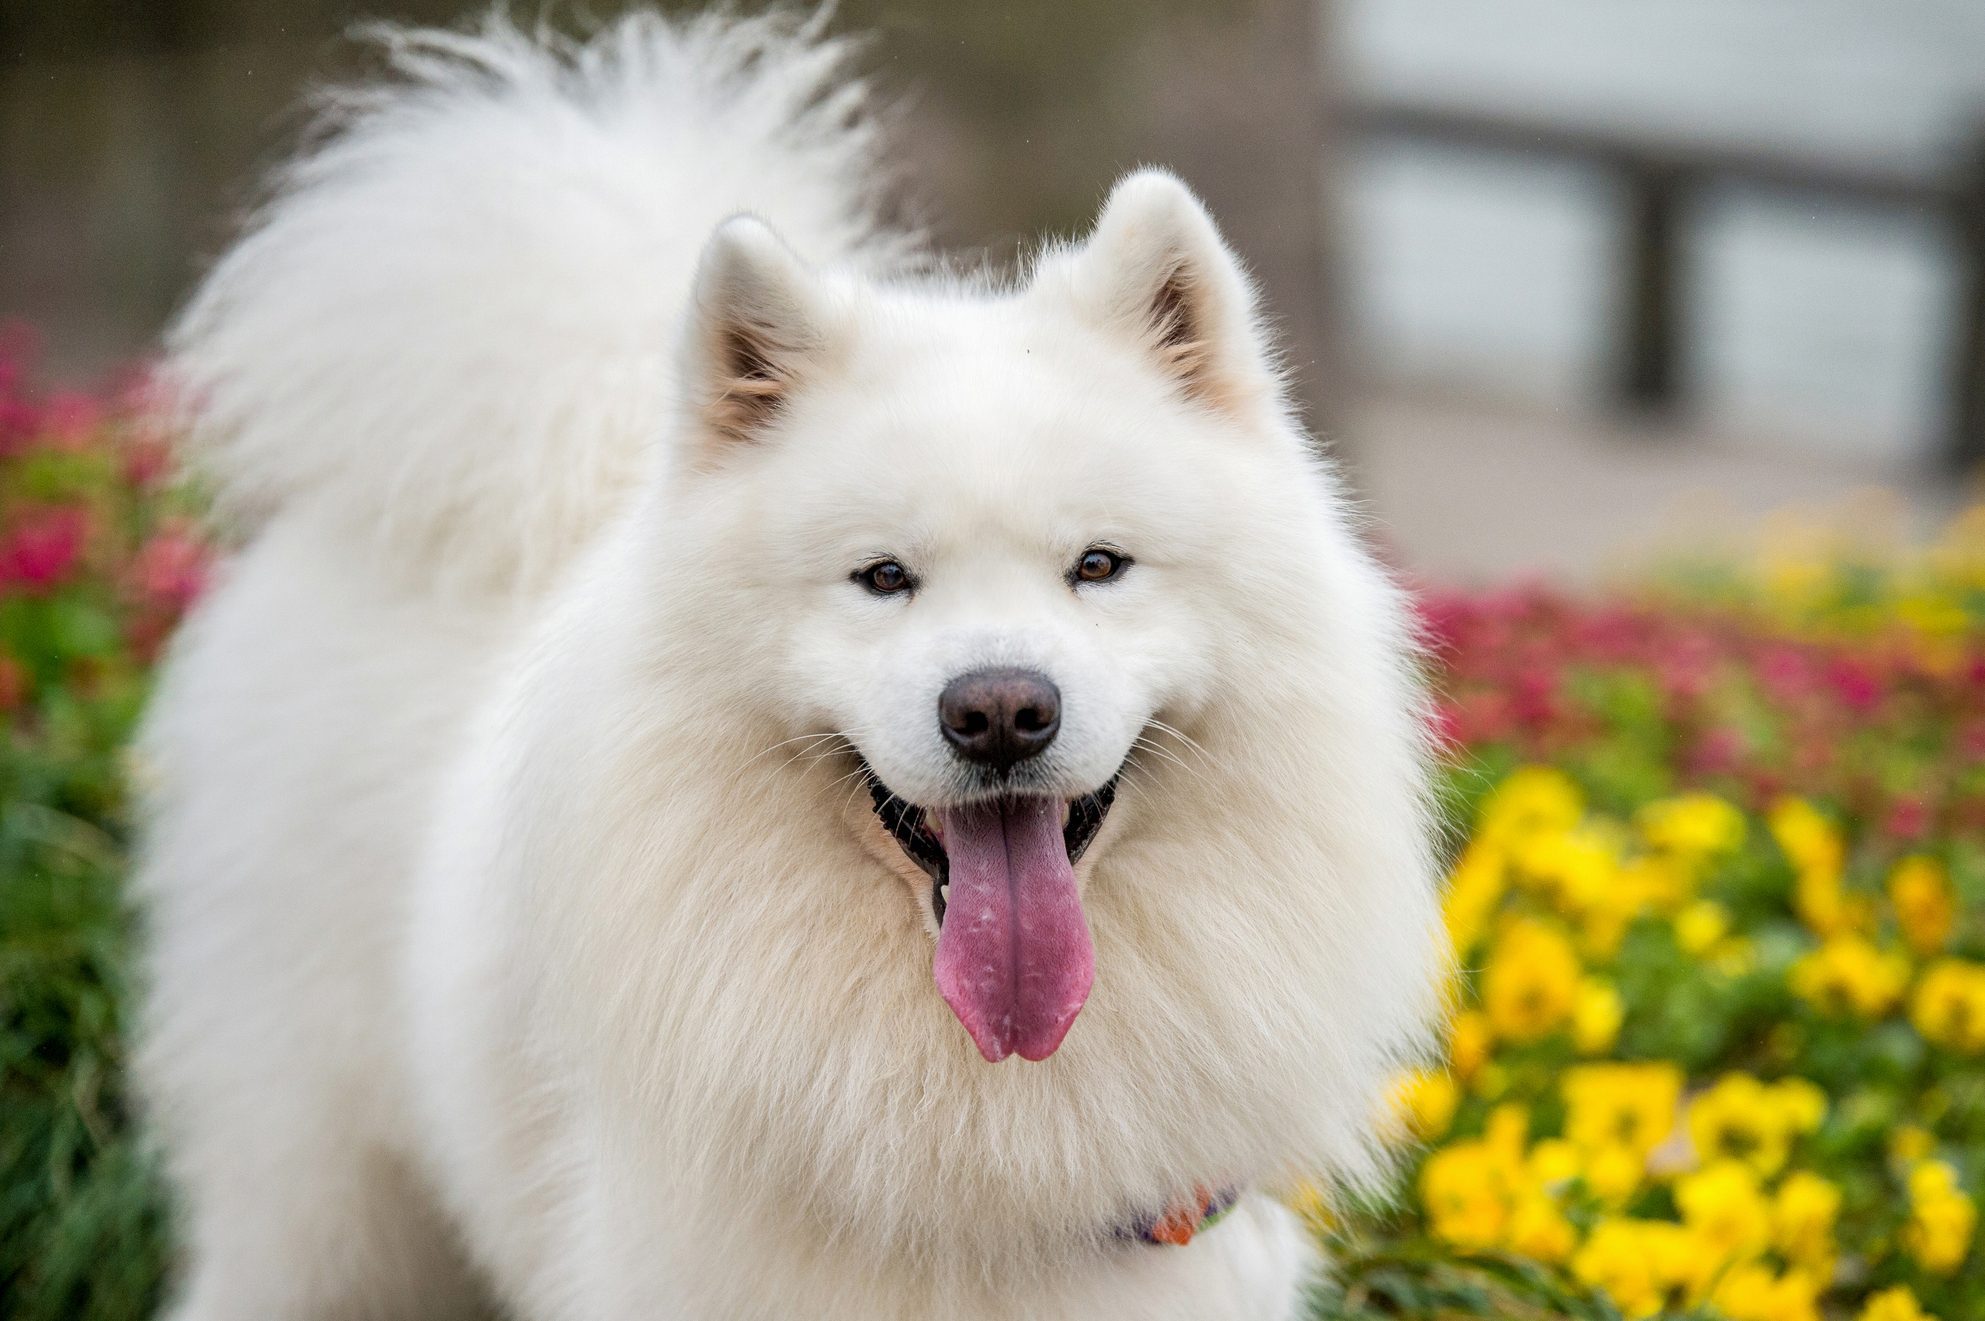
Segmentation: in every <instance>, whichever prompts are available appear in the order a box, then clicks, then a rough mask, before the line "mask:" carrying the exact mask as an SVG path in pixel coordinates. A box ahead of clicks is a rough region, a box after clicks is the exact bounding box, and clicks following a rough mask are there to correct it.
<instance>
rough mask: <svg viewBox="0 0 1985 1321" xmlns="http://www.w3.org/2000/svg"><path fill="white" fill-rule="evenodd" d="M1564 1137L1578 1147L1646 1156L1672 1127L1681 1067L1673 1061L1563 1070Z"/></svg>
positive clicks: (1584, 1065)
mask: <svg viewBox="0 0 1985 1321" xmlns="http://www.w3.org/2000/svg"><path fill="white" fill-rule="evenodd" d="M1558 1090H1559V1091H1560V1092H1561V1093H1562V1094H1563V1096H1564V1098H1565V1139H1566V1141H1568V1142H1570V1143H1571V1144H1572V1145H1573V1146H1575V1147H1577V1148H1578V1149H1579V1150H1581V1151H1585V1152H1593V1151H1599V1150H1602V1149H1604V1148H1606V1147H1624V1148H1625V1149H1627V1150H1628V1151H1632V1152H1636V1153H1638V1154H1639V1155H1641V1156H1645V1155H1646V1154H1647V1153H1648V1152H1650V1151H1652V1150H1654V1148H1655V1147H1657V1146H1659V1145H1660V1144H1661V1143H1662V1142H1663V1141H1664V1140H1666V1138H1667V1137H1668V1135H1669V1133H1671V1132H1673V1131H1674V1128H1675V1110H1676V1106H1677V1105H1678V1104H1679V1103H1680V1101H1681V1096H1682V1071H1681V1070H1680V1069H1679V1068H1677V1067H1676V1066H1674V1065H1672V1064H1662V1063H1642V1064H1581V1065H1579V1066H1577V1067H1576V1068H1571V1069H1567V1070H1565V1074H1564V1078H1563V1079H1562V1080H1561V1081H1560V1082H1559V1084H1558Z"/></svg>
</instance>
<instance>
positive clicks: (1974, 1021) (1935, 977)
mask: <svg viewBox="0 0 1985 1321" xmlns="http://www.w3.org/2000/svg"><path fill="white" fill-rule="evenodd" d="M1909 1021H1910V1022H1911V1023H1913V1024H1915V1026H1916V1030H1917V1031H1918V1032H1921V1033H1922V1034H1923V1036H1924V1039H1925V1040H1927V1041H1930V1042H1933V1043H1935V1044H1936V1045H1939V1046H1942V1047H1943V1048H1944V1049H1945V1050H1948V1051H1951V1052H1952V1053H1954V1054H1958V1055H1976V1054H1979V1053H1980V1052H1985V964H1977V963H1967V962H1965V961H1964V960H1962V959H1939V960H1937V962H1935V963H1933V964H1931V965H1930V966H1929V968H1928V969H1926V970H1925V971H1924V973H1923V979H1922V980H1921V981H1920V982H1918V983H1917V984H1916V993H1915V994H1914V995H1913V996H1911V997H1910V1001H1909Z"/></svg>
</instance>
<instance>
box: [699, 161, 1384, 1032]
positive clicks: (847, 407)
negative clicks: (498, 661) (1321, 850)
mask: <svg viewBox="0 0 1985 1321" xmlns="http://www.w3.org/2000/svg"><path fill="white" fill-rule="evenodd" d="M686 380H687V382H688V386H689V390H690V398H689V399H688V401H687V404H688V407H689V408H690V409H691V410H692V417H691V420H690V426H689V427H688V428H687V430H688V432H689V434H690V435H691V436H692V437H693V439H692V441H691V442H690V444H689V446H688V448H687V449H686V450H685V451H684V453H683V466H684V469H685V470H684V471H683V473H682V474H681V475H680V482H681V483H683V484H686V485H690V486H693V487H696V488H697V499H696V500H695V501H693V502H691V501H685V502H684V509H685V512H684V513H682V514H681V516H682V517H692V518H699V519H707V520H710V521H711V522H712V524H713V527H716V528H719V529H720V530H721V534H720V535H719V534H717V533H713V535H712V537H710V538H704V539H703V540H702V542H701V544H704V545H711V544H721V545H723V546H725V547H726V548H727V549H726V553H727V554H729V555H732V556H734V557H735V558H736V562H734V563H730V564H720V565H711V566H708V568H709V571H710V572H712V573H713V574H719V575H721V576H722V578H723V579H724V580H725V581H726V582H728V583H731V584H736V585H738V586H739V587H741V588H742V587H748V588H749V589H750V590H751V591H752V593H753V595H752V596H751V597H750V598H749V599H748V601H747V599H746V598H744V597H742V596H741V597H740V598H739V608H740V609H748V610H750V611H752V612H753V613H754V614H755V615H757V616H758V617H759V621H760V622H759V625H758V627H759V629H760V634H761V636H762V638H763V639H764V640H765V643H766V646H767V648H768V649H770V650H771V651H772V652H774V653H776V655H777V656H778V658H779V659H778V662H777V664H778V665H779V667H780V672H779V674H778V676H777V679H776V681H775V682H771V683H768V684H767V685H766V687H767V688H768V689H771V690H776V695H774V693H773V692H770V691H768V692H766V693H764V694H761V696H762V698H763V700H764V701H765V702H767V703H769V704H773V705H776V707H777V708H778V709H777V711H776V713H775V714H776V719H777V723H778V726H779V727H780V728H781V729H782V730H784V731H788V732H789V734H790V736H791V737H792V738H793V739H795V740H798V742H797V743H796V744H795V751H796V752H800V753H804V752H806V751H807V749H808V746H809V745H808V744H807V742H806V740H807V739H808V737H809V736H819V738H820V739H821V744H820V746H819V747H818V748H817V749H816V751H818V752H820V753H821V754H822V755H826V756H833V757H840V758H844V759H845V762H846V765H847V768H848V769H847V773H848V775H849V776H850V777H852V779H853V782H854V783H856V784H858V785H859V786H860V788H861V789H862V790H863V792H860V793H855V794H852V795H851V797H852V798H853V799H854V801H856V802H858V803H859V804H860V808H859V813H860V815H859V828H860V829H861V830H862V831H863V832H864V833H865V834H866V835H867V836H868V837H869V842H870V844H871V846H872V847H873V848H874V849H875V850H876V851H877V853H878V856H881V857H883V859H884V861H885V863H886V864H887V865H890V866H892V867H893V868H894V869H895V870H896V871H897V872H898V874H899V875H901V876H903V878H904V879H905V880H906V881H908V882H910V884H908V885H907V886H906V887H905V888H906V902H909V903H913V904H915V905H916V906H917V907H918V909H920V910H921V912H922V915H923V918H924V920H925V921H926V922H928V923H929V924H931V926H932V927H933V928H934V929H935V930H936V959H935V977H936V983H937V989H938V990H939V991H940V992H941V993H942V995H943V996H944V999H945V1000H946V1002H948V1003H949V1004H950V1006H951V1007H952V1009H953V1010H954V1011H955V1012H956V1014H957V1016H958V1018H959V1020H960V1021H961V1022H962V1023H963V1024H964V1026H965V1028H966V1029H967V1031H969V1032H970V1034H971V1037H972V1040H973V1041H974V1042H975V1043H976V1044H977V1046H978V1048H979V1050H980V1051H981V1052H982V1053H983V1054H984V1056H985V1057H986V1058H987V1059H988V1060H999V1059H1002V1058H1004V1057H1005V1056H1007V1055H1008V1054H1019V1055H1021V1056H1023V1057H1025V1058H1027V1059H1034V1060H1038V1059H1042V1058H1045V1057H1046V1056H1048V1055H1049V1054H1051V1053H1052V1052H1053V1051H1054V1050H1055V1049H1056V1048H1057V1046H1058V1045H1059V1044H1060V1043H1061V1041H1062V1038H1063V1036H1064V1034H1065V1033H1066V1032H1067V1031H1068V1030H1069V1027H1070V1025H1071V1023H1072V1022H1073V1021H1074V1019H1075V1017H1076V1015H1077V1012H1078V1011H1079V1010H1080V1009H1081V1008H1082V1006H1083V1004H1084V1002H1085V999H1086V998H1087V996H1088V994H1089V991H1090V989H1091V983H1092V978H1093V976H1094V972H1095V970H1094V956H1093V950H1092V944H1091V938H1090V931H1089V926H1088V923H1087V921H1086V919H1085V912H1084V895H1083V891H1084V888H1085V878H1086V876H1087V875H1088V868H1087V867H1084V868H1083V869H1082V870H1081V871H1080V872H1078V866H1077V865H1078V864H1079V863H1082V862H1084V859H1085V857H1088V858H1091V859H1093V858H1094V857H1096V856H1097V855H1098V854H1101V853H1103V852H1106V851H1107V850H1109V849H1111V848H1112V847H1115V846H1116V843H1117V841H1116V840H1115V839H1114V838H1113V836H1115V835H1116V834H1118V833H1120V832H1118V831H1117V830H1115V828H1114V827H1115V824H1116V823H1115V822H1114V821H1113V820H1112V816H1111V814H1112V809H1113V806H1114V805H1115V803H1116V801H1117V798H1118V794H1119V790H1120V789H1121V790H1123V791H1124V792H1125V793H1126V794H1135V793H1137V792H1138V785H1137V783H1136V777H1137V776H1138V774H1139V772H1140V770H1143V771H1145V772H1148V773H1147V774H1146V776H1145V784H1144V786H1143V787H1144V792H1145V793H1146V794H1147V795H1150V794H1152V793H1153V792H1154V791H1153V789H1152V787H1151V786H1152V785H1153V784H1155V783H1156V782H1157V781H1158V780H1159V779H1160V778H1161V775H1160V773H1161V772H1162V773H1163V774H1164V775H1170V776H1172V777H1174V778H1175V779H1177V780H1179V781H1181V782H1189V781H1192V780H1193V779H1194V778H1195V777H1197V778H1198V780H1199V781H1201V782H1202V783H1201V785H1200V788H1201V789H1202V790H1204V788H1205V784H1204V782H1206V781H1220V780H1222V779H1223V778H1224V777H1225V772H1226V768H1225V767H1223V766H1222V764H1221V759H1222V758H1223V757H1225V756H1229V755H1231V756H1250V757H1256V758H1259V757H1262V756H1268V757H1270V758H1271V759H1272V757H1273V756H1274V755H1275V754H1274V753H1273V752H1272V750H1266V749H1261V748H1253V749H1249V748H1239V747H1232V746H1226V747H1221V748H1209V747H1206V746H1202V745H1201V742H1200V739H1201V732H1202V731H1204V730H1205V729H1207V728H1208V727H1209V722H1212V723H1217V721H1216V720H1214V719H1213V717H1214V716H1216V715H1217V714H1218V713H1219V712H1220V711H1221V709H1222V708H1223V707H1232V706H1233V705H1234V704H1235V703H1236V701H1237V700H1239V699H1240V697H1242V696H1245V698H1246V700H1247V701H1248V702H1259V701H1262V700H1267V701H1270V702H1272V701H1273V699H1272V697H1264V694H1272V693H1273V692H1276V691H1280V690H1281V689H1283V688H1284V687H1286V686H1287V685H1289V684H1290V683H1292V682H1294V683H1308V682H1314V683H1319V684H1323V683H1328V682H1330V680H1331V677H1332V676H1331V675H1330V674H1329V673H1327V672H1325V671H1321V670H1318V671H1314V672H1311V673H1308V674H1292V673H1290V672H1288V671H1290V670H1291V669H1292V668H1294V669H1300V668H1301V667H1302V666H1303V665H1305V664H1306V663H1307V660H1306V658H1307V657H1308V655H1309V653H1308V652H1306V651H1304V650H1303V649H1302V648H1303V647H1304V646H1307V642H1304V643H1302V644H1290V643H1288V642H1287V641H1286V639H1284V638H1282V637H1281V636H1279V635H1282V634H1296V633H1304V632H1305V630H1306V629H1307V627H1308V624H1307V621H1309V620H1312V619H1314V618H1315V617H1316V615H1317V614H1318V612H1319V610H1320V609H1321V610H1325V611H1327V610H1328V609H1330V608H1333V607H1341V608H1343V609H1345V610H1348V611H1352V612H1357V611H1361V610H1364V609H1365V608H1366V607H1365V605H1364V604H1363V603H1361V602H1358V601H1352V600H1347V599H1346V598H1345V595H1344V593H1343V592H1341V591H1337V590H1336V589H1335V588H1334V587H1333V586H1332V575H1333V574H1338V575H1339V576H1342V575H1341V573H1340V570H1341V569H1342V565H1338V566H1336V567H1332V566H1329V565H1325V564H1323V563H1321V561H1324V560H1328V559H1329V558H1330V557H1332V556H1336V557H1338V558H1339V559H1340V560H1341V559H1342V558H1343V557H1345V556H1350V557H1352V558H1354V559H1356V560H1357V563H1358V565H1360V566H1362V565H1363V564H1364V561H1363V560H1362V558H1361V557H1360V556H1359V555H1358V553H1357V552H1356V551H1355V550H1353V549H1351V548H1350V542H1349V538H1348V537H1345V536H1344V535H1343V532H1342V529H1341V527H1340V526H1339V524H1340V522H1341V520H1340V519H1338V518H1337V516H1336V513H1335V506H1334V504H1333V503H1331V501H1330V499H1329V498H1327V497H1326V496H1324V495H1323V494H1322V487H1323V486H1324V485H1325V479H1324V478H1323V477H1322V476H1321V474H1320V473H1319V472H1318V471H1317V470H1316V468H1315V466H1314V464H1313V462H1312V461H1311V459H1310V457H1309V456H1308V455H1307V453H1306V452H1305V446H1304V442H1303V440H1302V438H1301V436H1300V434H1299V433H1298V432H1297V430H1296V429H1295V428H1294V427H1292V426H1291V425H1290V423H1289V420H1288V417H1287V414H1286V411H1285V405H1284V402H1283V398H1282V392H1281V389H1280V384H1279V381H1278V377H1277V373H1276V369H1275V367H1274V364H1273V362H1272V359H1271V354H1270V351H1269V349H1268V348H1267V346H1266V344H1265V342H1264V338H1263V335H1262V333H1261V330H1260V327H1259V325H1258V322H1257V319H1256V314H1255V309H1254V300H1253V294H1252V290H1251V288H1250V285H1249V283H1248V280H1247V278H1246V276H1245V275H1244V274H1243V272H1242V271H1241V269H1240V267H1239V265H1238V263H1237V262H1236V261H1235V259H1234V257H1233V256H1232V254H1231V253H1230V252H1229V251H1228V249H1227V248H1226V246H1225V245H1224V244H1223V242H1222V241H1221V238H1220V236H1219V234H1218V232H1217V231H1216V229H1215V228H1214V225H1213V223H1212V222H1211V220H1210V219H1209V218H1208V216H1207V214H1206V212H1205V211H1204V209H1203V208H1202V207H1201V206H1200V204H1199V203H1198V202H1197V200H1196V199H1194V198H1193V197H1192V195H1191V194H1190V193H1189V192H1188V191H1187V190H1186V189H1185V187H1184V186H1183V185H1181V184H1180V183H1178V182H1177V181H1176V180H1175V179H1173V178H1171V177H1170V176H1168V175H1164V174H1159V173H1140V174H1136V175H1133V176H1131V177H1130V178H1128V179H1126V180H1125V181H1124V182H1123V183H1121V184H1120V185H1119V186H1118V187H1117V188H1116V190H1115V191H1114V193H1113V194H1112V196H1111V197H1110V200H1109V202H1108V204H1107V206H1106V208H1105V210H1104V212H1103V215H1102V217H1101V219H1100V221H1099V222H1098V224H1097V226H1096V228H1095V231H1094V232H1093V234H1092V235H1091V236H1090V237H1089V238H1088V239H1087V240H1086V241H1085V242H1083V243H1081V244H1080V245H1077V246H1071V247H1066V248H1060V249H1055V250H1051V251H1049V252H1048V253H1047V254H1046V255H1044V256H1043V257H1042V258H1041V260H1039V261H1038V262H1037V263H1036V264H1035V267H1034V269H1033V272H1032V275H1031V278H1029V279H1028V280H1027V281H1025V282H1024V283H1023V284H1022V285H1021V286H1020V287H1019V288H1017V289H1015V290H1013V291H1011V292H1004V293H998V294H988V293H986V292H984V291H981V290H977V289H971V288H966V287H962V286H960V287H947V286H944V285H942V284H938V285H936V286H931V285H923V286H917V287H909V288H892V287H887V286H880V287H879V286H876V285H872V284H869V283H866V282H863V281H860V280H857V279H855V278H853V277H850V276H847V275H843V274H836V273H829V272H821V271H815V270H812V269H810V268H808V267H807V266H805V265H804V264H803V263H802V262H801V261H800V260H799V259H798V258H796V257H795V256H794V255H793V254H792V253H791V252H790V251H788V250H787V249H786V248H785V247H784V246H783V244H782V243H781V242H780V240H779V239H778V238H777V237H776V236H775V235H774V234H773V233H772V232H771V231H770V230H769V229H767V228H766V227H765V226H764V225H762V224H761V223H759V222H757V221H755V220H752V219H749V218H741V219H737V220H733V221H731V222H729V223H727V224H726V225H725V226H724V227H723V228H722V229H721V230H720V231H719V232H718V233H717V235H716V236H715V238H714V239H713V240H712V242H711V245H710V248H709V250H708V252H707V253H706V255H705V257H704V260H703V264H702V269H701V272H700V275H699V279H698V284H697V288H696V294H695V309H694V316H693V321H692V335H691V341H690V346H689V362H688V367H687V372H686ZM692 509H693V511H694V512H690V511H691V510H692ZM1309 524H1314V525H1315V526H1310V525H1309ZM1360 572H1369V570H1368V569H1361V570H1360ZM1354 576H1355V575H1354ZM1360 581H1361V582H1362V581H1363V580H1362V579H1360ZM1333 595H1334V596H1335V598H1336V599H1335V600H1331V599H1329V598H1331V597H1333ZM1318 598H1324V599H1321V600H1320V599H1318ZM1386 608H1388V609H1389V608H1390V606H1389V604H1388V606H1387V607H1386ZM1298 620H1300V621H1305V622H1298ZM1367 623H1368V621H1364V620H1358V621H1347V628H1349V629H1350V630H1351V631H1353V632H1355V631H1356V630H1358V629H1362V628H1365V627H1366V625H1367ZM1242 687H1245V688H1246V690H1247V691H1246V693H1245V694H1244V695H1243V694H1240V693H1238V692H1237V690H1238V689H1239V688H1242ZM1366 693H1367V695H1368V696H1370V698H1371V699H1372V700H1376V701H1380V702H1386V703H1395V702H1396V701H1397V699H1398V694H1396V693H1393V692H1390V691H1386V692H1377V693H1373V692H1371V690H1370V689H1369V688H1367V690H1366ZM1288 719H1289V720H1290V721H1291V722H1293V723H1294V724H1295V725H1296V726H1297V728H1296V730H1294V731H1292V733H1293V735H1294V736H1295V737H1298V738H1309V737H1315V738H1323V739H1328V738H1329V737H1330V731H1329V730H1325V729H1316V728H1313V727H1309V726H1311V725H1313V722H1311V721H1309V720H1308V718H1307V717H1306V715H1305V714H1304V713H1303V712H1299V711H1293V710H1292V711H1290V712H1289V713H1288ZM1229 743H1231V740H1229ZM1346 752H1347V755H1362V754H1358V753H1356V751H1355V750H1350V749H1347V750H1346ZM1275 769H1276V768H1275V767H1274V766H1273V765H1261V764H1253V765H1250V766H1249V767H1248V768H1247V774H1248V775H1250V776H1254V775H1260V774H1268V775H1270V776H1271V777H1272V775H1273V774H1274V772H1275ZM1220 788H1221V786H1219V785H1216V786H1215V792H1218V791H1219V790H1220ZM1225 788H1226V789H1228V790H1229V791H1232V792H1239V791H1240V790H1239V788H1238V781H1233V782H1231V783H1228V784H1227V785H1225ZM1146 806H1148V807H1152V808H1155V809H1157V810H1160V811H1162V808H1163V803H1162V801H1161V800H1154V801H1148V802H1147V803H1146Z"/></svg>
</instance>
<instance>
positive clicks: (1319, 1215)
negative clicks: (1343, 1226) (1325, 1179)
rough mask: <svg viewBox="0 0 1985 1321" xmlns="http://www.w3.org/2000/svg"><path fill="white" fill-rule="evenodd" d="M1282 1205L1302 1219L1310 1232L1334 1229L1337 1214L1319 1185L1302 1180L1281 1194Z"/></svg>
mask: <svg viewBox="0 0 1985 1321" xmlns="http://www.w3.org/2000/svg"><path fill="white" fill-rule="evenodd" d="M1282 1204H1283V1205H1284V1206H1286V1207H1288V1208H1289V1209H1290V1210H1291V1211H1294V1212H1295V1213H1296V1214H1297V1215H1298V1216H1300V1217H1302V1219H1303V1221H1304V1222H1305V1223H1306V1224H1308V1225H1309V1227H1310V1228H1311V1229H1312V1230H1315V1231H1317V1232H1324V1231H1327V1230H1330V1229H1332V1228H1335V1227H1336V1224H1337V1213H1336V1212H1335V1211H1334V1210H1332V1209H1331V1205H1330V1199H1329V1197H1327V1196H1326V1195H1325V1194H1324V1191H1323V1185H1322V1184H1321V1183H1317V1182H1314V1181H1312V1180H1307V1179H1306V1180H1304V1181H1303V1182H1301V1183H1299V1184H1297V1185H1296V1186H1295V1187H1293V1188H1290V1189H1289V1190H1288V1191H1287V1192H1285V1193H1283V1194H1282Z"/></svg>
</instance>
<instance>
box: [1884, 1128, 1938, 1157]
mask: <svg viewBox="0 0 1985 1321" xmlns="http://www.w3.org/2000/svg"><path fill="white" fill-rule="evenodd" d="M1936 1149H1937V1139H1936V1135H1935V1134H1933V1133H1931V1132H1930V1130H1929V1129H1927V1128H1924V1127H1923V1126H1922V1125H1920V1124H1904V1125H1903V1126H1902V1127H1901V1128H1898V1129H1896V1130H1895V1132H1894V1133H1892V1134H1890V1135H1889V1158H1890V1159H1891V1160H1895V1161H1899V1162H1900V1163H1902V1164H1904V1165H1914V1164H1915V1163H1916V1162H1918V1161H1920V1160H1922V1159H1924V1158H1925V1157H1927V1156H1928V1155H1929V1154H1930V1153H1931V1152H1933V1151H1935V1150H1936Z"/></svg>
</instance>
